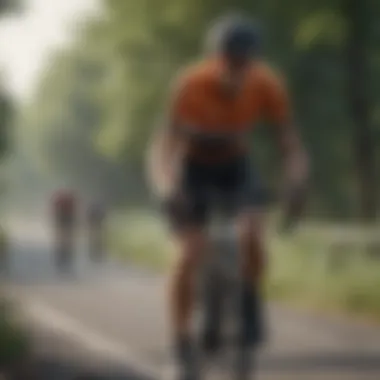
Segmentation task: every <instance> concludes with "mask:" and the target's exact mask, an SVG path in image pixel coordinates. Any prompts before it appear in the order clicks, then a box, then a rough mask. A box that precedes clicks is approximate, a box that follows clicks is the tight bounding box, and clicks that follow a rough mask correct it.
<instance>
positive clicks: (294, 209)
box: [280, 184, 308, 234]
mask: <svg viewBox="0 0 380 380" xmlns="http://www.w3.org/2000/svg"><path fill="white" fill-rule="evenodd" d="M307 193H308V188H307V186H306V184H303V185H299V186H297V187H293V188H291V189H289V191H288V193H287V194H286V195H285V210H284V214H283V217H282V220H281V224H280V232H281V233H284V234H286V233H290V232H292V231H293V229H294V228H295V227H296V225H297V223H298V221H299V219H300V217H301V216H302V212H303V210H304V208H305V204H306V200H307Z"/></svg>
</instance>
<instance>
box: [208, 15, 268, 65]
mask: <svg viewBox="0 0 380 380" xmlns="http://www.w3.org/2000/svg"><path fill="white" fill-rule="evenodd" d="M260 40H261V38H260V30H259V27H258V25H256V24H255V23H254V22H252V21H251V20H249V19H248V18H246V17H244V16H242V15H238V14H232V15H228V16H225V17H223V18H221V19H219V20H218V21H217V22H216V23H215V24H214V25H213V26H212V27H211V29H210V31H209V33H208V36H207V43H208V49H211V51H212V52H214V53H219V54H222V55H224V56H225V57H227V59H231V60H249V59H250V58H252V57H253V56H255V55H256V54H257V53H258V52H259V48H260V42H261V41H260Z"/></svg>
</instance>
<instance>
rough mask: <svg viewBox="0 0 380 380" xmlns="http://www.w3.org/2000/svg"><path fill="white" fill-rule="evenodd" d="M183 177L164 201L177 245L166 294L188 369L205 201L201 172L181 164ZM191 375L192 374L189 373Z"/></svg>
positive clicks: (204, 238)
mask: <svg viewBox="0 0 380 380" xmlns="http://www.w3.org/2000/svg"><path fill="white" fill-rule="evenodd" d="M184 172H185V173H184V177H185V179H184V181H183V182H182V184H181V188H180V189H178V194H179V195H178V196H176V197H173V199H170V200H169V202H168V203H167V211H168V216H169V220H170V222H171V224H172V227H173V237H174V240H175V243H176V247H177V250H178V252H177V261H176V263H175V265H174V270H173V273H172V278H171V280H172V281H171V283H170V289H169V298H170V314H171V323H172V329H173V334H174V340H175V345H176V349H177V355H178V359H179V360H180V364H181V365H184V367H186V368H184V369H185V371H187V372H191V371H193V368H190V367H192V366H193V365H194V355H193V354H194V352H193V347H192V342H191V336H190V326H191V318H192V312H193V307H194V295H195V279H196V274H197V273H198V269H199V268H200V265H201V263H202V257H203V254H204V252H205V249H206V246H207V234H206V231H205V228H204V227H205V223H206V221H207V211H208V210H207V202H206V201H205V199H203V198H202V197H200V195H199V194H200V193H199V188H200V187H202V180H201V178H202V176H199V174H200V173H198V172H197V170H194V168H193V169H192V170H191V169H190V168H188V167H186V168H184ZM190 378H191V377H190Z"/></svg>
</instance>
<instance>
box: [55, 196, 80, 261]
mask: <svg viewBox="0 0 380 380" xmlns="http://www.w3.org/2000/svg"><path fill="white" fill-rule="evenodd" d="M52 208H53V210H52V214H53V215H52V218H53V224H54V226H53V227H54V230H55V258H56V263H57V265H58V266H59V267H60V268H62V267H63V266H66V265H69V264H70V263H71V261H72V259H73V254H74V244H75V234H76V228H77V223H78V215H77V208H78V204H77V199H76V195H75V193H74V192H73V191H72V190H67V189H64V190H58V191H57V192H56V193H55V194H54V195H53V200H52Z"/></svg>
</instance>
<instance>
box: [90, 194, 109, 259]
mask: <svg viewBox="0 0 380 380" xmlns="http://www.w3.org/2000/svg"><path fill="white" fill-rule="evenodd" d="M86 219H87V227H88V237H89V248H90V257H91V259H93V260H96V261H98V260H101V259H104V255H105V254H106V252H105V246H104V240H105V220H106V209H105V205H104V203H103V202H101V201H93V202H91V203H90V204H89V205H88V207H87V215H86Z"/></svg>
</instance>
